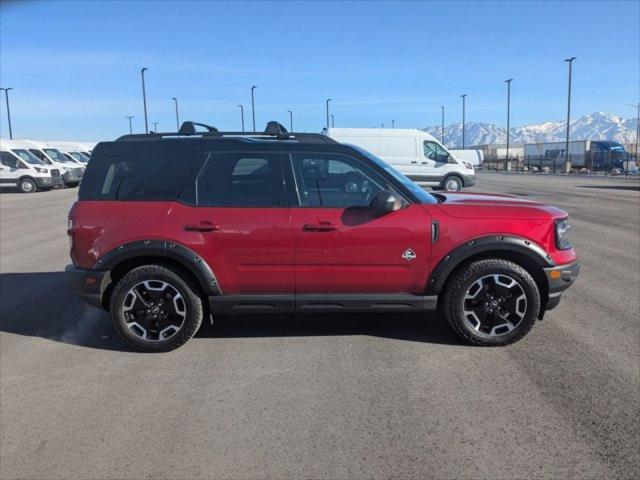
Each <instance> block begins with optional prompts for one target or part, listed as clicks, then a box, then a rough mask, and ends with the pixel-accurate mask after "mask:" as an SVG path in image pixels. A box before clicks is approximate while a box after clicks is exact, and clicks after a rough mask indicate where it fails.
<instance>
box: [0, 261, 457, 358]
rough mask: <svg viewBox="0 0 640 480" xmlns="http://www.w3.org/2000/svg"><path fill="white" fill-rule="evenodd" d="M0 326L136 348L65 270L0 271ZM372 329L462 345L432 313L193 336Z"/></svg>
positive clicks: (217, 327) (287, 323) (226, 320)
mask: <svg viewBox="0 0 640 480" xmlns="http://www.w3.org/2000/svg"><path fill="white" fill-rule="evenodd" d="M0 332H4V333H11V334H16V335H24V336H30V337H40V338H44V339H47V340H50V341H54V342H61V343H67V344H70V345H77V346H82V347H87V348H96V349H103V350H113V351H122V352H131V351H134V350H133V349H132V348H131V347H129V345H127V344H126V342H124V341H123V340H122V339H121V338H120V337H119V335H118V333H117V332H116V330H115V328H114V327H113V324H112V323H111V319H110V317H109V314H108V313H107V312H105V311H102V310H99V309H97V308H94V307H91V306H89V305H87V304H85V303H84V302H83V301H82V300H80V299H79V298H78V297H76V295H75V294H74V293H73V292H72V291H71V290H70V289H69V288H68V286H67V283H66V280H65V278H64V273H63V272H41V273H3V274H0ZM332 335H370V336H375V337H381V338H389V339H395V340H405V341H414V342H421V343H435V344H448V345H460V344H461V343H462V342H461V341H460V340H459V339H458V337H457V336H456V335H455V333H454V332H453V331H452V330H451V329H450V327H449V326H448V324H447V323H446V321H444V320H443V319H441V318H440V317H438V316H437V315H434V314H421V315H420V314H406V313H405V314H403V313H400V314H390V313H387V314H382V313H375V314H362V313H360V314H346V313H336V314H312V315H295V314H289V315H284V314H283V315H273V314H268V315H259V314H256V315H242V316H215V317H214V322H213V325H212V324H210V322H209V319H205V320H204V322H203V325H202V327H201V328H200V330H199V332H198V333H197V334H196V338H252V337H301V336H332Z"/></svg>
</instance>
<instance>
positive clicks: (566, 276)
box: [544, 262, 580, 310]
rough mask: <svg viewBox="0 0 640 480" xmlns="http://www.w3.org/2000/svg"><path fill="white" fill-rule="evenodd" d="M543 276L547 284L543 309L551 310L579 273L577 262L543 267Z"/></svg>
mask: <svg viewBox="0 0 640 480" xmlns="http://www.w3.org/2000/svg"><path fill="white" fill-rule="evenodd" d="M544 272H545V276H546V278H547V282H548V285H549V300H548V301H547V305H546V307H545V310H552V309H554V308H556V307H557V306H558V304H559V303H560V299H561V298H562V294H563V293H564V291H565V290H566V289H567V288H569V287H570V286H571V285H573V284H574V283H575V281H576V279H577V278H578V275H579V274H580V264H579V263H578V262H573V263H568V264H566V265H558V266H557V267H551V268H545V269H544Z"/></svg>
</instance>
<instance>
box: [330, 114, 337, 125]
mask: <svg viewBox="0 0 640 480" xmlns="http://www.w3.org/2000/svg"><path fill="white" fill-rule="evenodd" d="M329 116H330V117H331V128H333V127H335V126H336V118H335V117H334V116H333V113H332V114H331V115H329Z"/></svg>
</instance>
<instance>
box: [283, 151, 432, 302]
mask: <svg viewBox="0 0 640 480" xmlns="http://www.w3.org/2000/svg"><path fill="white" fill-rule="evenodd" d="M290 162H291V167H292V170H293V172H294V177H295V185H296V189H297V195H296V196H297V203H298V204H299V206H297V207H294V208H292V209H291V217H292V228H293V232H294V239H295V259H296V292H297V293H298V294H314V293H334V294H338V293H398V294H404V293H413V294H421V293H423V292H424V288H425V285H426V281H427V274H428V268H429V258H430V241H431V239H430V231H431V227H430V218H429V215H428V213H427V212H426V211H425V209H424V208H423V207H422V206H421V205H417V204H410V205H408V206H407V207H406V208H404V209H402V210H398V211H395V212H391V213H388V214H386V215H383V216H379V215H376V212H374V211H373V210H372V209H371V208H370V207H369V204H370V202H371V200H372V199H373V198H374V197H375V196H376V194H378V193H379V192H380V191H382V190H393V186H392V185H390V183H389V180H388V179H387V178H386V177H385V176H383V175H381V174H380V173H379V172H377V171H376V170H374V169H373V168H371V167H370V166H369V165H367V164H366V163H365V162H363V161H362V160H360V159H358V158H355V157H350V156H344V155H337V154H321V153H309V154H302V153H299V154H293V155H291V157H290Z"/></svg>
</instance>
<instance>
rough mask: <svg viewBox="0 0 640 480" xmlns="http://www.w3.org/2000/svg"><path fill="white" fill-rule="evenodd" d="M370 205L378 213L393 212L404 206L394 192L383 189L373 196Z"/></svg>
mask: <svg viewBox="0 0 640 480" xmlns="http://www.w3.org/2000/svg"><path fill="white" fill-rule="evenodd" d="M371 206H372V207H373V209H374V210H375V211H376V212H377V213H378V214H379V215H385V214H387V213H391V212H395V211H397V210H400V209H401V208H402V207H404V202H403V200H402V198H400V197H399V196H398V195H396V194H395V193H392V192H390V191H388V190H383V191H381V192H380V193H378V195H376V196H375V198H374V199H373V201H372V202H371Z"/></svg>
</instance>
